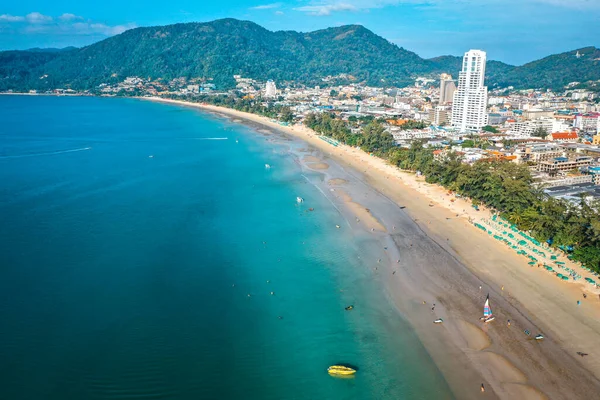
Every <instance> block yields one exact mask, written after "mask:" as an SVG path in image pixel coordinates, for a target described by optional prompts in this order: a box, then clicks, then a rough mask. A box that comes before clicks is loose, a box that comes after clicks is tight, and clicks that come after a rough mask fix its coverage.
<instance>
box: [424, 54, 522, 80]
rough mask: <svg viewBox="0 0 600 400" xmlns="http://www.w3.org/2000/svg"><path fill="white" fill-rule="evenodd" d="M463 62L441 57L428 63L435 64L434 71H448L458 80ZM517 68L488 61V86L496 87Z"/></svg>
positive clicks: (499, 62)
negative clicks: (500, 80)
mask: <svg viewBox="0 0 600 400" xmlns="http://www.w3.org/2000/svg"><path fill="white" fill-rule="evenodd" d="M462 60H463V58H462V57H458V56H441V57H435V58H430V59H429V60H428V61H429V62H431V63H432V64H433V70H435V71H446V72H448V73H450V74H451V75H452V76H453V77H454V78H455V79H456V78H457V76H458V72H459V71H460V70H461V69H462ZM515 68H516V67H515V66H513V65H509V64H505V63H503V62H501V61H494V60H488V61H487V64H486V67H485V77H486V84H487V85H488V86H494V85H495V84H496V83H497V82H498V81H499V79H502V77H503V76H505V75H506V74H507V73H508V72H510V71H512V70H513V69H515Z"/></svg>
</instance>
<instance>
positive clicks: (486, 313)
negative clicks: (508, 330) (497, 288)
mask: <svg viewBox="0 0 600 400" xmlns="http://www.w3.org/2000/svg"><path fill="white" fill-rule="evenodd" d="M495 319H496V317H495V316H494V314H492V308H491V307H490V295H489V294H488V295H487V297H486V298H485V304H484V305H483V317H481V318H479V320H480V321H483V322H485V323H488V322H492V321H493V320H495Z"/></svg>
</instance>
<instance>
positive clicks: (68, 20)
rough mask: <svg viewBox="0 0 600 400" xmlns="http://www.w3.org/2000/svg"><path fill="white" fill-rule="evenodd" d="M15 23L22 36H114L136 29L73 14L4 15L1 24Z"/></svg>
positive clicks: (127, 25)
mask: <svg viewBox="0 0 600 400" xmlns="http://www.w3.org/2000/svg"><path fill="white" fill-rule="evenodd" d="M2 23H15V26H17V31H16V32H20V33H22V34H29V35H34V34H38V35H39V34H48V35H96V36H113V35H118V34H120V33H123V32H125V31H126V30H128V29H131V28H135V27H136V25H135V24H133V23H129V24H122V25H107V24H103V23H100V22H96V21H92V20H86V19H85V18H83V17H81V16H79V15H75V14H72V13H64V14H62V15H60V16H59V17H55V18H53V17H51V16H49V15H44V14H42V13H39V12H31V13H29V14H27V15H25V16H18V15H10V14H2V15H0V24H2Z"/></svg>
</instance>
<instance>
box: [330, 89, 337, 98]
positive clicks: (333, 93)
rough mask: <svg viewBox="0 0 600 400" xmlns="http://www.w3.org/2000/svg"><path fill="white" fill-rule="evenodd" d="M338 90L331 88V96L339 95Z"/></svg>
mask: <svg viewBox="0 0 600 400" xmlns="http://www.w3.org/2000/svg"><path fill="white" fill-rule="evenodd" d="M338 94H339V93H338V92H337V91H336V90H333V89H331V91H330V92H329V96H330V97H337V96H338Z"/></svg>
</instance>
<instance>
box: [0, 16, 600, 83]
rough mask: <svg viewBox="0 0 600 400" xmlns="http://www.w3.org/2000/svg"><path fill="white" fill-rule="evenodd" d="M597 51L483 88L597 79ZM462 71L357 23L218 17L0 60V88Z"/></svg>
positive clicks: (498, 70)
mask: <svg viewBox="0 0 600 400" xmlns="http://www.w3.org/2000/svg"><path fill="white" fill-rule="evenodd" d="M588 50H589V51H588ZM597 52H598V50H597V49H595V48H589V49H586V53H585V56H584V57H582V58H579V59H578V58H576V57H574V56H573V57H570V56H564V57H563V55H558V56H551V57H548V58H545V59H543V60H540V61H536V62H534V63H530V64H526V65H524V66H522V67H513V66H510V65H507V64H504V63H501V62H497V61H489V62H488V67H487V74H486V75H487V83H488V85H489V86H493V85H494V84H502V85H508V84H512V85H514V86H518V87H541V86H544V87H557V86H561V85H564V84H566V83H568V82H571V81H573V80H576V79H573V76H577V80H581V79H600V68H597V61H592V59H593V58H597V57H598V55H597V54H596V53H597ZM571 53H572V52H571ZM565 54H569V53H565ZM585 57H587V58H585ZM583 62H585V63H586V64H585V68H584V67H583V64H582V63H583ZM460 64H461V58H460V57H453V56H443V57H437V58H434V59H430V60H426V59H423V58H421V57H419V56H418V55H417V54H415V53H413V52H411V51H408V50H406V49H403V48H401V47H399V46H397V45H395V44H392V43H390V42H389V41H387V40H386V39H384V38H382V37H380V36H377V35H376V34H374V33H373V32H371V31H369V30H368V29H366V28H364V27H363V26H360V25H348V26H341V27H336V28H328V29H323V30H319V31H315V32H309V33H300V32H294V31H279V32H271V31H268V30H266V29H264V28H262V27H261V26H259V25H257V24H255V23H253V22H249V21H239V20H235V19H222V20H216V21H212V22H207V23H186V24H175V25H167V26H157V27H144V28H136V29H131V30H128V31H126V32H124V33H122V34H120V35H117V36H113V37H110V38H108V39H105V40H103V41H101V42H98V43H95V44H92V45H90V46H86V47H83V48H80V49H75V48H69V49H65V50H63V51H39V49H33V50H29V51H8V52H0V90H7V89H13V90H28V89H41V90H47V89H53V88H57V87H63V88H66V87H71V88H73V89H91V88H94V87H96V86H97V85H99V84H100V83H103V82H107V83H112V82H118V81H122V80H123V79H124V78H125V77H127V76H141V77H151V78H153V79H156V78H163V79H173V78H178V77H186V78H198V77H204V78H213V79H214V83H215V84H216V85H217V86H218V87H219V88H230V87H232V86H233V85H234V81H233V75H237V74H239V75H242V76H245V77H252V78H255V79H260V80H266V79H274V80H276V81H290V80H293V81H297V82H301V83H305V84H310V85H325V84H326V83H324V82H323V78H325V77H328V76H333V77H337V78H334V79H332V80H330V81H329V82H340V83H345V82H364V83H367V84H369V85H373V86H405V85H407V84H410V83H412V82H413V79H414V78H415V77H416V76H422V75H434V74H438V73H441V72H448V73H451V74H452V75H453V76H455V77H456V75H457V74H458V71H459V69H460ZM575 66H581V68H575ZM593 67H596V68H595V69H594V68H593ZM541 71H543V72H541ZM565 71H568V73H565ZM580 72H584V74H583V75H582V74H580ZM340 75H341V76H340Z"/></svg>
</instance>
